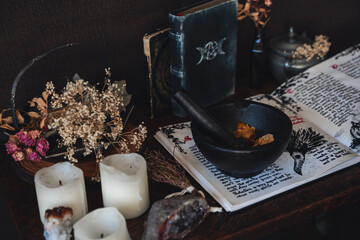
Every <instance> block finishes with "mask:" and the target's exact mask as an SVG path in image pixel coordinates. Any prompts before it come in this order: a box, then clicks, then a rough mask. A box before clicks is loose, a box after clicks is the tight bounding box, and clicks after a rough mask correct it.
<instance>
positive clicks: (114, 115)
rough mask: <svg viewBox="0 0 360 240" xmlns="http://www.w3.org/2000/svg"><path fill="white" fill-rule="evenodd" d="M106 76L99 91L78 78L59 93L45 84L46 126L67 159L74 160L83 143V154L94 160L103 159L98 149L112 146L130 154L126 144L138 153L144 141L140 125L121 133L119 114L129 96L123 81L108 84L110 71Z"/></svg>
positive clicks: (107, 71) (108, 70) (144, 136)
mask: <svg viewBox="0 0 360 240" xmlns="http://www.w3.org/2000/svg"><path fill="white" fill-rule="evenodd" d="M105 73H106V77H105V82H104V87H103V90H102V91H99V90H98V89H97V88H96V87H95V86H92V85H91V84H89V82H87V81H84V80H83V79H81V78H80V77H77V78H76V79H74V81H71V82H68V83H67V85H66V86H65V88H64V89H63V91H62V93H61V94H57V93H56V92H55V87H54V85H53V84H52V82H48V83H47V84H46V92H47V93H48V94H50V95H51V102H50V107H51V111H50V114H49V120H48V126H49V128H51V129H54V130H56V131H57V132H58V134H59V135H60V137H61V139H60V141H59V146H65V147H66V148H67V151H66V157H67V159H68V160H69V161H70V162H77V160H76V159H75V158H74V153H75V145H76V144H77V143H78V142H79V140H80V141H81V142H82V144H83V145H84V148H85V152H84V155H88V154H90V153H91V152H93V151H94V152H95V154H96V158H97V161H101V159H102V158H103V156H102V151H101V146H102V145H104V143H106V148H107V147H108V146H109V145H110V144H112V145H114V146H115V147H116V148H117V149H118V151H120V152H123V153H125V152H129V151H130V150H131V149H130V147H129V145H132V147H134V148H136V149H137V150H138V149H139V148H140V147H141V145H142V143H143V141H144V140H145V138H146V134H147V130H146V127H145V126H143V125H142V124H140V125H139V126H138V127H137V128H135V129H134V130H132V131H130V132H123V130H124V126H123V120H122V117H121V112H123V111H125V108H126V106H127V105H128V104H129V102H130V99H131V95H130V94H128V93H127V91H126V82H125V81H124V80H123V81H119V82H114V83H111V81H110V76H111V72H110V68H108V69H105Z"/></svg>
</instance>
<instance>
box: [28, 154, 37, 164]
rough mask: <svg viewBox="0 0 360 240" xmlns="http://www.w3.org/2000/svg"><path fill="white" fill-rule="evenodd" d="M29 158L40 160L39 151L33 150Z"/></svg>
mask: <svg viewBox="0 0 360 240" xmlns="http://www.w3.org/2000/svg"><path fill="white" fill-rule="evenodd" d="M28 160H30V161H34V162H39V161H40V155H39V154H38V153H37V152H33V153H31V154H30V155H29V156H28Z"/></svg>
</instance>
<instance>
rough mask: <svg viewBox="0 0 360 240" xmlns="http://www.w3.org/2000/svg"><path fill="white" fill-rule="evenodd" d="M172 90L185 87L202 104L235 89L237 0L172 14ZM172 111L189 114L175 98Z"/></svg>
mask: <svg viewBox="0 0 360 240" xmlns="http://www.w3.org/2000/svg"><path fill="white" fill-rule="evenodd" d="M169 25H170V76H171V88H172V94H175V93H176V92H177V90H178V89H179V88H180V87H182V88H183V89H185V91H186V92H187V93H188V94H189V95H190V96H191V97H192V98H193V99H194V100H195V101H196V102H197V103H198V104H199V105H201V106H202V107H207V106H210V105H212V104H215V103H217V102H219V101H220V100H222V99H224V98H225V97H228V96H230V95H232V94H234V92H235V74H236V42H237V0H214V1H206V2H202V3H199V4H197V5H194V6H190V7H187V8H183V9H179V10H177V11H175V12H172V13H170V14H169ZM171 104H172V112H173V114H175V115H176V116H180V117H183V116H186V115H187V114H186V112H185V110H184V109H182V108H181V107H180V105H178V104H177V103H176V102H175V100H174V99H171Z"/></svg>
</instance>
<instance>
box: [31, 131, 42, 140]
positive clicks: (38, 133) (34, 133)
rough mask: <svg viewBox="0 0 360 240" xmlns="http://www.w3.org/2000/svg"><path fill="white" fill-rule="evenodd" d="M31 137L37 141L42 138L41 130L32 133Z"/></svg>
mask: <svg viewBox="0 0 360 240" xmlns="http://www.w3.org/2000/svg"><path fill="white" fill-rule="evenodd" d="M29 135H30V137H31V138H32V139H36V138H38V137H40V131H39V130H33V131H30V132H29Z"/></svg>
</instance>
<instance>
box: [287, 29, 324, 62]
mask: <svg viewBox="0 0 360 240" xmlns="http://www.w3.org/2000/svg"><path fill="white" fill-rule="evenodd" d="M330 46H331V43H330V42H329V38H328V37H327V36H325V35H317V36H315V41H314V43H313V44H312V45H310V44H303V45H301V46H299V47H297V48H296V50H295V51H294V52H292V53H291V57H292V58H293V59H306V61H310V60H311V59H312V58H316V59H324V57H325V56H326V54H327V53H328V51H329V49H330Z"/></svg>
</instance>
